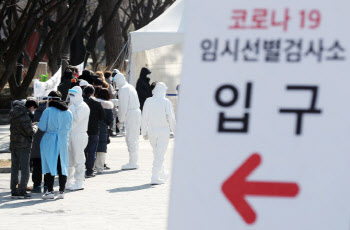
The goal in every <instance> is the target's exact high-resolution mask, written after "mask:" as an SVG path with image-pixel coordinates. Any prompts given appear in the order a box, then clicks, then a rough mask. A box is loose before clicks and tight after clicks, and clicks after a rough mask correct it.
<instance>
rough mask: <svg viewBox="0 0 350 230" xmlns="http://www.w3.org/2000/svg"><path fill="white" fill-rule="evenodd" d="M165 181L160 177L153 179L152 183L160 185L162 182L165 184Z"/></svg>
mask: <svg viewBox="0 0 350 230" xmlns="http://www.w3.org/2000/svg"><path fill="white" fill-rule="evenodd" d="M164 183H165V181H164V180H162V179H158V180H152V181H151V185H160V184H164Z"/></svg>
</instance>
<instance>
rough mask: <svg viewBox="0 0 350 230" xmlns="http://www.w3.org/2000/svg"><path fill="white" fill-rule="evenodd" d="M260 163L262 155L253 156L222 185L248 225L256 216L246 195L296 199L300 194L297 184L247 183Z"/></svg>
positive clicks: (224, 191)
mask: <svg viewBox="0 0 350 230" xmlns="http://www.w3.org/2000/svg"><path fill="white" fill-rule="evenodd" d="M260 163H261V157H260V155H259V154H257V153H255V154H253V155H252V156H250V157H249V158H248V159H247V160H246V161H245V162H244V163H243V164H242V165H241V167H239V168H238V169H237V170H236V171H235V172H234V173H233V175H232V176H231V177H230V178H228V179H227V180H226V181H225V182H224V183H223V185H222V191H223V193H224V194H225V196H226V197H227V199H228V200H229V201H230V202H231V204H232V205H233V206H234V207H235V209H236V210H237V212H238V213H239V214H240V215H241V217H242V218H243V219H244V221H245V222H246V223H247V224H253V223H254V222H255V220H256V214H255V212H254V210H253V209H252V207H251V206H250V205H249V203H248V202H247V201H246V200H245V196H246V195H252V196H277V197H295V196H297V194H298V193H299V186H298V185H297V184H296V183H281V182H257V181H247V180H246V178H247V177H248V176H249V174H251V173H252V172H253V171H254V170H255V169H256V168H257V167H258V166H259V165H260Z"/></svg>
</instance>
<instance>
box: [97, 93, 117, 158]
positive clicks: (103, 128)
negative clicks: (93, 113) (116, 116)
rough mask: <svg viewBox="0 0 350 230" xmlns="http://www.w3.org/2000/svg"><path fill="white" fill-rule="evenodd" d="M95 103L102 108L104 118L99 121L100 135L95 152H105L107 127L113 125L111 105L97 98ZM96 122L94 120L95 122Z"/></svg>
mask: <svg viewBox="0 0 350 230" xmlns="http://www.w3.org/2000/svg"><path fill="white" fill-rule="evenodd" d="M96 101H98V102H100V103H101V106H102V107H103V110H104V114H105V118H104V120H99V121H98V123H99V126H100V134H99V139H98V146H97V152H103V153H106V152H107V142H108V141H107V139H108V126H110V127H111V126H112V125H113V107H114V105H113V103H112V102H110V101H106V100H103V99H101V98H97V99H96ZM95 122H96V120H95Z"/></svg>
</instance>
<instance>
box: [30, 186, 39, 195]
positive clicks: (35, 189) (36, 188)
mask: <svg viewBox="0 0 350 230" xmlns="http://www.w3.org/2000/svg"><path fill="white" fill-rule="evenodd" d="M31 193H41V186H38V187H35V188H33V189H32V191H31Z"/></svg>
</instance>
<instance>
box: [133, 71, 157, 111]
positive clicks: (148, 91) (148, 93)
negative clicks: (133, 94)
mask: <svg viewBox="0 0 350 230" xmlns="http://www.w3.org/2000/svg"><path fill="white" fill-rule="evenodd" d="M150 73H151V71H150V70H149V69H147V68H146V67H143V68H142V69H141V72H140V77H139V79H138V80H137V83H136V91H137V94H138V96H139V100H140V109H141V110H142V109H143V105H144V103H145V101H146V99H147V98H149V97H152V89H153V88H152V86H151V85H150V80H151V79H150V78H149V77H147V75H148V74H150Z"/></svg>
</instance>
